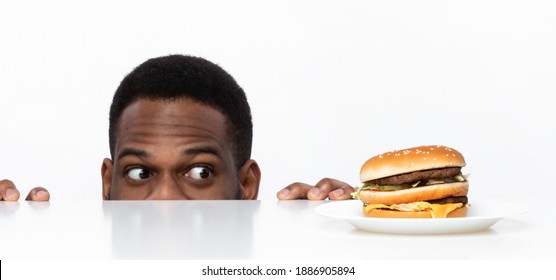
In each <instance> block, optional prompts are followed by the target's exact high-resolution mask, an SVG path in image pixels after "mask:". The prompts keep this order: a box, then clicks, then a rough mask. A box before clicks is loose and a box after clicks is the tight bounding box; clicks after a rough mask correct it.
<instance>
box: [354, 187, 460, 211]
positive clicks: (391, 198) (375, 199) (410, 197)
mask: <svg viewBox="0 0 556 280" xmlns="http://www.w3.org/2000/svg"><path fill="white" fill-rule="evenodd" d="M468 191H469V183H468V182H467V181H465V182H454V183H446V184H438V185H430V186H424V187H416V188H410V189H404V190H399V191H372V190H363V191H361V193H360V195H361V197H360V199H361V201H363V203H365V204H385V205H392V204H402V203H411V202H415V201H429V200H435V199H441V198H445V197H450V196H466V195H467V192H468Z"/></svg>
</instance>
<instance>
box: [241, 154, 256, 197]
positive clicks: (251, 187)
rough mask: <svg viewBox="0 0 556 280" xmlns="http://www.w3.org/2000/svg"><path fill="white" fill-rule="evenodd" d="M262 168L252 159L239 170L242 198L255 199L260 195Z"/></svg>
mask: <svg viewBox="0 0 556 280" xmlns="http://www.w3.org/2000/svg"><path fill="white" fill-rule="evenodd" d="M260 183H261V169H259V165H258V164H257V162H256V161H254V160H252V159H250V160H248V161H247V162H245V164H243V166H242V167H241V168H240V170H239V184H240V185H239V188H240V192H241V193H240V199H243V200H254V199H257V196H258V195H259V184H260Z"/></svg>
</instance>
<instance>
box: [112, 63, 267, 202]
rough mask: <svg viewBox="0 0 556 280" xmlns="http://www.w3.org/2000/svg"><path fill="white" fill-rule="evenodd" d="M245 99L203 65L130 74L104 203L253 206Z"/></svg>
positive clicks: (255, 179)
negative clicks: (237, 202)
mask: <svg viewBox="0 0 556 280" xmlns="http://www.w3.org/2000/svg"><path fill="white" fill-rule="evenodd" d="M252 135H253V125H252V121H251V112H250V108H249V104H248V103H247V99H246V97H245V93H244V92H243V90H242V89H241V87H240V86H239V85H238V84H237V83H236V82H235V80H234V79H233V78H232V77H231V76H230V75H229V74H228V73H226V71H224V70H223V69H222V68H220V67H219V66H217V65H215V64H213V63H211V62H209V61H207V60H204V59H202V58H197V57H190V56H181V55H171V56H166V57H160V58H154V59H150V60H148V61H146V62H145V63H143V64H141V65H139V66H138V67H137V68H135V69H134V70H133V71H132V72H131V73H130V74H128V75H127V76H126V77H125V78H124V79H123V81H122V82H121V84H120V86H119V87H118V89H117V90H116V93H115V95H114V99H113V101H112V106H111V107H110V126H109V139H110V154H111V157H112V159H111V160H110V159H105V160H104V162H103V167H102V176H103V197H104V198H105V199H254V198H256V196H257V192H258V184H259V181H260V171H259V169H258V166H257V164H256V163H255V162H254V161H253V160H250V157H251V142H252Z"/></svg>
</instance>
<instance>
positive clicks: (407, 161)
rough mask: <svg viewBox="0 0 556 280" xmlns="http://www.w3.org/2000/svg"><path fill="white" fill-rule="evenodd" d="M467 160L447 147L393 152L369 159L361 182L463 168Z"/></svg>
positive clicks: (362, 171) (423, 147) (361, 175)
mask: <svg viewBox="0 0 556 280" xmlns="http://www.w3.org/2000/svg"><path fill="white" fill-rule="evenodd" d="M463 166H465V159H464V158H463V156H462V155H461V153H460V152H458V151H457V150H455V149H453V148H450V147H446V146H419V147H413V148H408V149H403V150H397V151H391V152H387V153H383V154H380V155H377V156H374V157H372V158H370V159H368V160H367V161H366V162H365V163H364V164H363V166H361V172H360V173H359V175H360V179H361V182H366V181H371V180H375V179H380V178H384V177H390V176H394V175H399V174H403V173H409V172H414V171H420V170H427V169H436V168H445V167H463Z"/></svg>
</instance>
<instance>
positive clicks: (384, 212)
mask: <svg viewBox="0 0 556 280" xmlns="http://www.w3.org/2000/svg"><path fill="white" fill-rule="evenodd" d="M363 216H365V217H372V218H421V219H427V218H429V219H430V218H432V212H431V211H428V210H426V211H417V212H405V211H396V210H388V209H372V210H370V211H365V210H364V208H363ZM466 216H467V206H463V207H461V208H458V209H456V210H454V211H452V212H450V213H448V216H447V218H462V217H466Z"/></svg>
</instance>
